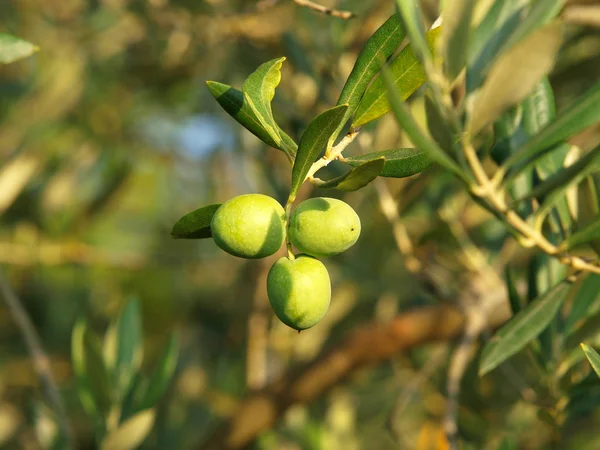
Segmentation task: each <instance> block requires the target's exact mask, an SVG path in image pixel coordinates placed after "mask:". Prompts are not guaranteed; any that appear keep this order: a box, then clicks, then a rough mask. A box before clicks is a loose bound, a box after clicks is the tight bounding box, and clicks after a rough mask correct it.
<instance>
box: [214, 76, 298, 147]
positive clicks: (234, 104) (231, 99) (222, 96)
mask: <svg viewBox="0 0 600 450" xmlns="http://www.w3.org/2000/svg"><path fill="white" fill-rule="evenodd" d="M206 85H207V86H208V89H209V90H210V92H211V94H212V95H213V97H214V98H215V99H216V100H217V102H219V104H220V105H221V107H222V108H223V109H224V110H225V111H226V112H227V113H228V114H229V115H230V116H231V117H233V118H234V119H235V120H237V121H238V123H240V124H241V125H242V126H244V128H246V129H247V130H248V131H250V132H251V133H252V134H254V135H255V136H256V137H258V138H259V139H260V140H262V141H263V142H265V143H266V144H267V145H270V146H271V147H274V148H278V149H280V150H282V151H284V152H286V153H288V154H289V155H290V156H294V155H295V154H296V150H297V148H298V146H297V145H296V143H295V142H294V140H293V139H292V138H291V137H289V136H288V135H287V134H286V133H285V132H284V131H283V130H282V129H281V128H279V127H277V128H278V132H279V135H280V136H281V141H279V142H277V141H276V139H274V138H272V137H271V134H270V132H269V131H268V130H267V129H266V128H265V127H264V126H263V124H262V123H261V121H260V120H259V118H258V116H257V114H256V113H255V112H254V110H253V109H252V108H251V107H250V106H249V104H248V102H246V101H245V100H244V93H243V92H242V91H239V90H237V89H234V88H232V87H231V86H228V85H226V84H222V83H218V82H216V81H207V82H206Z"/></svg>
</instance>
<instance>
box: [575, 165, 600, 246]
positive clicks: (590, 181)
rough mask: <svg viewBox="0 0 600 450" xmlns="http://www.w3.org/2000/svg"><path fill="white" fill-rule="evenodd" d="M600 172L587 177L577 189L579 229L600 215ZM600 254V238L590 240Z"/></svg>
mask: <svg viewBox="0 0 600 450" xmlns="http://www.w3.org/2000/svg"><path fill="white" fill-rule="evenodd" d="M599 187H600V174H595V175H594V176H590V177H587V178H586V179H585V180H584V181H583V182H582V183H581V184H580V185H579V186H578V189H577V229H578V230H581V229H583V228H584V227H586V226H587V225H589V224H590V223H591V222H593V221H594V220H596V219H597V218H598V217H600V197H599V196H598V191H599V189H598V188H599ZM589 244H590V246H591V247H592V249H593V250H594V251H595V252H596V254H597V255H598V256H600V238H599V239H596V240H593V241H590V242H589Z"/></svg>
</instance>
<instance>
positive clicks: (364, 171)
mask: <svg viewBox="0 0 600 450" xmlns="http://www.w3.org/2000/svg"><path fill="white" fill-rule="evenodd" d="M384 165H385V157H383V156H381V157H379V158H376V159H372V160H370V161H367V162H363V163H362V164H360V165H358V166H356V167H355V168H354V169H352V170H351V171H350V172H348V173H346V174H344V175H342V176H341V177H337V178H334V179H333V180H329V181H327V182H326V183H325V184H322V185H320V187H322V188H336V189H339V190H340V191H347V192H350V191H358V190H359V189H361V188H363V187H365V186H366V185H367V184H369V183H370V182H371V181H373V180H374V179H375V178H377V176H378V175H379V174H380V173H381V170H382V169H383V166H384Z"/></svg>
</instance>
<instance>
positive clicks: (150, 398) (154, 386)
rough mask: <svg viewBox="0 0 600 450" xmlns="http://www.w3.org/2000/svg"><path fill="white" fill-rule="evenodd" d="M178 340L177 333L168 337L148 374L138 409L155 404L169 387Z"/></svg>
mask: <svg viewBox="0 0 600 450" xmlns="http://www.w3.org/2000/svg"><path fill="white" fill-rule="evenodd" d="M179 341H180V339H179V336H178V335H177V334H173V335H172V336H171V338H170V339H169V342H168V344H167V346H166V348H165V351H164V353H163V355H162V357H161V358H160V360H159V361H158V364H157V365H156V367H155V368H154V371H153V372H152V375H151V376H150V380H149V382H148V386H147V388H146V390H145V392H144V395H143V398H142V399H141V400H140V402H139V405H138V408H139V409H146V408H151V407H153V406H155V405H156V404H157V403H158V401H159V400H160V399H161V397H162V396H163V395H164V393H165V392H166V390H167V388H168V387H169V384H170V383H171V380H172V378H173V375H174V373H175V369H176V368H177V358H178V357H179V345H180V344H179Z"/></svg>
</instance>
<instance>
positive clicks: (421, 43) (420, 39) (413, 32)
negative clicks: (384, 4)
mask: <svg viewBox="0 0 600 450" xmlns="http://www.w3.org/2000/svg"><path fill="white" fill-rule="evenodd" d="M396 5H398V9H399V11H400V14H401V17H402V21H403V22H404V26H405V27H406V31H407V32H408V36H409V37H410V42H411V43H410V45H411V46H412V47H413V49H414V52H415V54H416V55H417V57H418V58H419V61H421V62H425V63H426V64H430V63H431V49H430V48H429V46H428V45H427V40H426V39H425V28H424V27H423V14H422V13H421V6H420V2H416V1H414V0H396Z"/></svg>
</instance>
